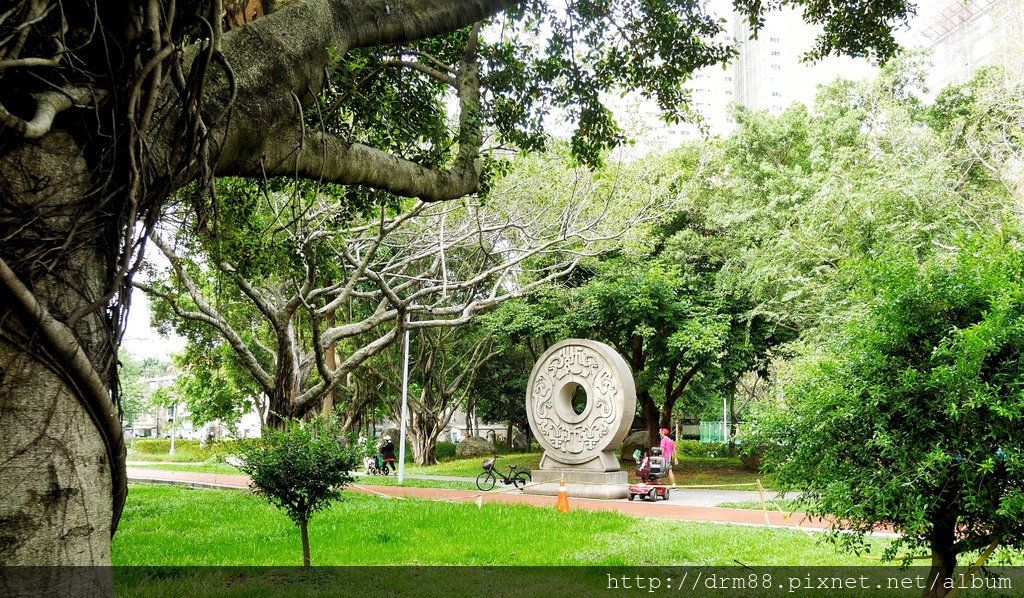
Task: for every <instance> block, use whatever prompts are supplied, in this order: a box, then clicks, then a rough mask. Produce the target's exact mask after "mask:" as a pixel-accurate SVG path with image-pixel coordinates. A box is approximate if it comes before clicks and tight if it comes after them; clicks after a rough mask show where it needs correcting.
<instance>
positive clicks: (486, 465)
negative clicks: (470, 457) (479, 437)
mask: <svg viewBox="0 0 1024 598" xmlns="http://www.w3.org/2000/svg"><path fill="white" fill-rule="evenodd" d="M492 467H494V459H488V460H486V461H484V471H490V470H491V468H492Z"/></svg>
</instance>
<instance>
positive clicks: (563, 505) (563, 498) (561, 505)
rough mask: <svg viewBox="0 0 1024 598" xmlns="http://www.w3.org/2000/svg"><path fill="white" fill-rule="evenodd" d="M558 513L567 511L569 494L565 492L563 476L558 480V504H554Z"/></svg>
mask: <svg viewBox="0 0 1024 598" xmlns="http://www.w3.org/2000/svg"><path fill="white" fill-rule="evenodd" d="M556 507H557V509H558V511H559V512H560V513H568V512H569V495H568V494H566V493H565V476H562V479H561V480H559V482H558V504H557V505H556Z"/></svg>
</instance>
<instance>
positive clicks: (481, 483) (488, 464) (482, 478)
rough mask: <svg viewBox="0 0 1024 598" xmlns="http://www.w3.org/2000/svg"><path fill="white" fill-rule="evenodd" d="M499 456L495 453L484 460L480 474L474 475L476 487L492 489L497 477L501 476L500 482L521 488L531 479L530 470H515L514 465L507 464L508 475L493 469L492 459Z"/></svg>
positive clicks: (484, 489)
mask: <svg viewBox="0 0 1024 598" xmlns="http://www.w3.org/2000/svg"><path fill="white" fill-rule="evenodd" d="M500 458H501V455H495V456H494V458H493V459H488V460H486V461H484V464H483V468H484V470H483V471H482V472H480V475H478V476H476V487H477V488H479V489H481V490H483V491H484V492H487V491H488V490H492V489H493V488H494V486H495V485H496V484H497V483H498V479H499V478H501V483H502V484H505V485H506V486H507V485H508V484H512V485H513V486H515V487H516V488H523V487H525V486H526V485H527V484H529V483H530V482H531V481H533V477H532V476H531V475H530V472H528V471H516V470H517V469H518V467H516V466H515V465H509V466H508V475H505V474H503V473H501V472H500V471H498V470H496V469H494V461H495V460H497V459H500Z"/></svg>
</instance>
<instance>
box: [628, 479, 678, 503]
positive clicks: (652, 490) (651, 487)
mask: <svg viewBox="0 0 1024 598" xmlns="http://www.w3.org/2000/svg"><path fill="white" fill-rule="evenodd" d="M668 491H669V487H668V486H666V485H665V484H662V483H660V482H655V483H650V482H640V483H639V484H630V486H629V500H633V499H634V498H636V497H638V496H639V497H641V498H642V499H650V500H654V501H656V500H658V497H659V496H660V497H661V499H662V500H668Z"/></svg>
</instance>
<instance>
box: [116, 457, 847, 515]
mask: <svg viewBox="0 0 1024 598" xmlns="http://www.w3.org/2000/svg"><path fill="white" fill-rule="evenodd" d="M406 477H408V478H410V479H411V478H414V477H415V478H421V479H435V480H437V479H440V480H453V481H468V482H472V481H473V479H472V478H461V477H451V476H423V475H417V476H411V475H409V476H406ZM128 479H129V480H134V481H145V482H151V483H168V484H187V485H191V486H198V487H204V488H225V489H247V488H248V487H249V478H248V477H247V476H244V475H227V474H211V473H194V472H189V471H172V470H164V469H139V468H133V467H129V468H128ZM350 487H351V488H352V489H353V490H355V491H357V492H363V493H367V494H373V495H376V496H386V497H389V498H394V497H405V496H408V497H411V498H421V499H433V500H450V501H466V502H476V501H482V502H503V503H519V504H529V505H534V506H551V507H553V506H554V505H555V501H556V498H555V497H553V496H536V495H529V494H523V493H522V492H521V491H519V490H509V489H505V490H501V489H495V490H492V491H490V492H480V491H475V490H446V489H439V488H413V487H408V486H376V485H370V484H353V485H352V486H350ZM669 495H670V496H669V500H667V501H664V500H658V501H654V502H651V501H648V500H633V501H629V500H626V499H622V500H598V499H586V498H570V499H569V504H570V507H571V508H576V509H580V508H582V509H591V510H594V511H619V512H621V513H625V514H627V515H636V516H640V517H666V518H670V519H684V520H688V521H711V522H719V523H737V524H741V525H762V526H763V525H768V526H770V527H799V528H802V529H805V530H822V529H827V528H828V522H827V521H824V520H820V519H817V520H811V519H809V518H808V517H807V516H805V515H804V514H802V513H794V514H793V515H792V516H791V517H787V516H785V515H783V514H782V513H780V512H778V511H777V510H770V511H768V512H767V514H766V513H765V512H764V511H761V510H745V509H722V508H717V507H715V506H713V505H716V504H720V503H723V502H747V501H757V500H758V493H757V492H749V491H743V490H700V489H689V488H673V489H672V490H671V492H670V493H669Z"/></svg>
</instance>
